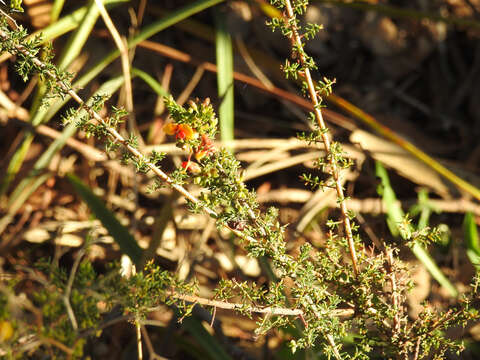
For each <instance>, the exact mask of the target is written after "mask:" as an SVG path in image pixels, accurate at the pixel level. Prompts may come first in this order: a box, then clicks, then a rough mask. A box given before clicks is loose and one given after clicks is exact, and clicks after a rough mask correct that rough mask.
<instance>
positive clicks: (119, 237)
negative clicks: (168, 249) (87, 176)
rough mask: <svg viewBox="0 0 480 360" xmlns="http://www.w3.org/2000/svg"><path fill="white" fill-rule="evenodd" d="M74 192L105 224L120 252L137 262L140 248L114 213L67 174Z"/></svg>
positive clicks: (84, 186) (75, 178) (140, 252)
mask: <svg viewBox="0 0 480 360" xmlns="http://www.w3.org/2000/svg"><path fill="white" fill-rule="evenodd" d="M67 179H68V181H70V183H71V184H72V186H73V188H74V189H75V192H76V193H77V194H78V195H79V196H80V197H81V198H82V199H83V201H85V203H86V204H87V205H88V207H89V208H90V210H92V212H93V213H94V214H95V216H96V217H97V219H98V220H100V222H101V223H102V224H103V226H105V228H106V229H107V230H108V232H109V234H110V235H111V236H112V237H113V239H114V240H115V242H116V243H117V244H118V246H120V250H121V251H122V253H124V254H126V255H128V257H130V259H131V260H132V262H133V263H134V264H138V262H139V261H140V258H141V256H142V248H141V247H140V246H138V244H137V242H136V241H135V239H134V238H133V236H132V234H130V233H129V232H128V230H127V229H126V228H125V227H124V226H123V225H122V224H121V223H120V221H118V219H117V218H116V217H115V215H114V214H113V213H112V212H111V211H110V210H109V209H108V208H107V207H106V206H105V204H104V203H103V201H102V200H101V199H99V198H98V197H97V196H96V195H95V194H94V193H93V192H92V191H91V190H90V188H89V187H88V186H87V185H85V184H84V183H83V182H82V181H81V180H80V179H79V178H77V177H76V176H75V175H73V174H68V175H67Z"/></svg>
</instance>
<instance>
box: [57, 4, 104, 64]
mask: <svg viewBox="0 0 480 360" xmlns="http://www.w3.org/2000/svg"><path fill="white" fill-rule="evenodd" d="M99 16H100V11H99V10H98V6H97V5H96V4H95V1H93V0H90V5H89V6H88V8H87V12H86V14H85V16H84V17H83V19H82V21H81V22H80V25H79V26H78V27H77V28H76V29H75V31H74V32H73V34H72V35H71V36H70V38H69V39H68V41H67V44H66V45H65V47H64V50H63V51H62V54H61V55H60V58H59V60H58V63H57V65H58V67H59V68H60V70H64V69H66V68H67V66H68V65H70V63H71V62H72V61H73V60H74V59H75V58H76V57H77V56H78V55H79V54H80V51H81V50H82V48H83V46H84V45H85V43H86V42H87V39H88V37H89V36H90V33H91V32H92V30H93V27H94V26H95V23H96V22H97V20H98V17H99Z"/></svg>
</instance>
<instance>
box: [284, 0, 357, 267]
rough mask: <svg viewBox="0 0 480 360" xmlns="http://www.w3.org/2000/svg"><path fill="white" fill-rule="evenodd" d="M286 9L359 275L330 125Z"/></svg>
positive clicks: (291, 15)
mask: <svg viewBox="0 0 480 360" xmlns="http://www.w3.org/2000/svg"><path fill="white" fill-rule="evenodd" d="M285 9H286V13H285V14H286V20H285V25H286V26H287V27H290V30H291V34H290V39H291V41H292V43H293V48H296V49H299V51H296V52H295V54H296V55H298V58H299V61H300V63H301V65H302V71H301V72H300V75H303V77H304V79H305V81H306V82H307V86H308V94H309V97H310V101H311V102H312V105H313V111H314V113H315V118H316V120H317V123H318V126H319V128H320V130H321V131H320V133H321V137H322V140H323V145H324V149H325V151H326V153H327V156H326V157H327V158H328V161H329V163H330V173H331V175H332V177H333V180H334V182H335V189H336V191H337V199H338V200H339V203H340V210H341V213H342V221H343V226H344V230H345V234H346V237H347V241H348V248H349V252H350V257H351V259H352V265H353V270H354V273H355V275H356V276H357V275H358V265H357V255H356V250H355V242H354V240H353V233H352V227H351V224H350V217H349V215H348V208H347V204H346V202H345V196H344V193H343V186H342V184H341V182H340V171H339V169H338V165H337V161H336V158H335V156H333V155H332V149H331V142H330V137H329V135H328V127H327V126H326V124H325V121H324V120H323V115H322V111H321V101H320V100H319V94H318V92H317V90H316V89H315V85H314V83H313V80H312V76H311V74H310V68H309V65H308V64H307V59H306V55H305V52H304V51H303V46H304V44H303V41H302V38H301V37H300V34H299V33H298V29H297V26H296V16H295V14H294V11H293V8H292V4H291V2H290V0H285ZM300 49H301V50H300Z"/></svg>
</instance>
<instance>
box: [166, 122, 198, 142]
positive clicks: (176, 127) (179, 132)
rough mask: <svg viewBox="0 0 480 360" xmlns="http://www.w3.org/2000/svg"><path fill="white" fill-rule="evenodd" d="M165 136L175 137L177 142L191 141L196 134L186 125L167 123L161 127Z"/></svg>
mask: <svg viewBox="0 0 480 360" xmlns="http://www.w3.org/2000/svg"><path fill="white" fill-rule="evenodd" d="M163 131H165V133H166V134H167V135H175V138H176V139H177V140H191V139H193V138H194V137H195V136H198V133H197V132H196V131H195V130H193V129H192V128H191V127H190V126H189V125H187V124H175V123H168V124H166V125H165V126H164V127H163Z"/></svg>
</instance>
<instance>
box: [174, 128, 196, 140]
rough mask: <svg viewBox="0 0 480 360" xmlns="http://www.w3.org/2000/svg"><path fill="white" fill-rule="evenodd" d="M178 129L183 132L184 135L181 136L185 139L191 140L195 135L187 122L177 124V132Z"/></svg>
mask: <svg viewBox="0 0 480 360" xmlns="http://www.w3.org/2000/svg"><path fill="white" fill-rule="evenodd" d="M180 131H181V132H182V133H183V135H184V137H183V138H184V139H186V140H191V139H193V137H194V136H195V131H194V130H193V129H192V128H191V127H190V126H189V125H187V124H180V125H178V130H177V132H180ZM183 135H182V136H183Z"/></svg>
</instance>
